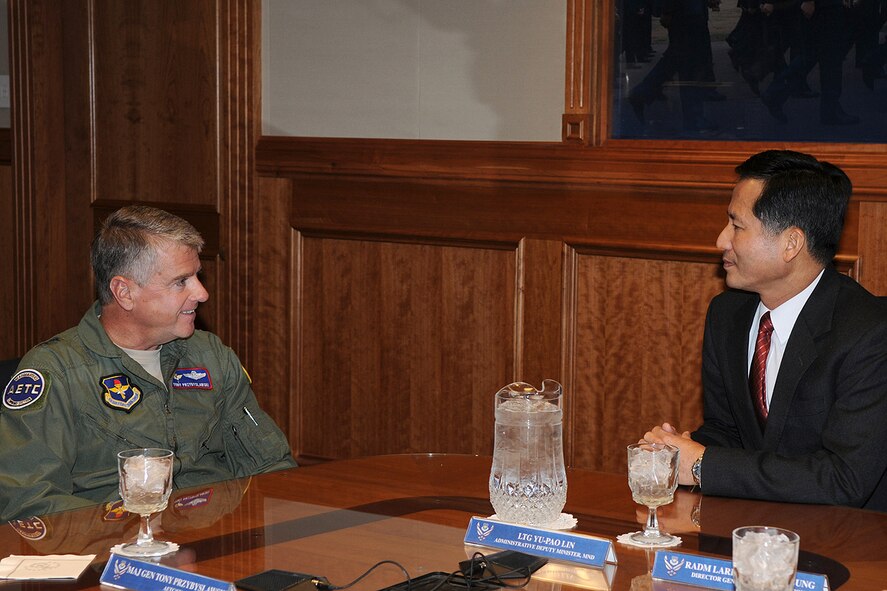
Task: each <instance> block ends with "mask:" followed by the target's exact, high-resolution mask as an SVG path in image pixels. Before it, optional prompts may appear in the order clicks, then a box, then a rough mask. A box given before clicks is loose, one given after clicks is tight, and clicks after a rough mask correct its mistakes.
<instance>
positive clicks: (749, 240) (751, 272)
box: [717, 179, 785, 299]
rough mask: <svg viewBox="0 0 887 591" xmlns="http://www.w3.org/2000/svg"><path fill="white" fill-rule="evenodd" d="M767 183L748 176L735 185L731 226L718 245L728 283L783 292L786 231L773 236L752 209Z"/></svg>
mask: <svg viewBox="0 0 887 591" xmlns="http://www.w3.org/2000/svg"><path fill="white" fill-rule="evenodd" d="M763 186H764V184H763V182H762V181H759V180H757V179H745V180H741V181H739V182H738V183H736V186H735V187H733V198H732V199H731V200H730V205H729V207H728V208H727V217H728V218H729V219H728V220H727V225H726V226H725V227H724V229H723V230H721V234H720V236H718V240H717V246H718V248H719V249H721V250H722V251H723V253H724V256H723V261H724V270H725V271H726V272H727V285H728V286H730V287H733V288H736V289H743V290H746V291H753V292H756V293H758V294H761V296H762V298H764V299H766V297H765V296H766V294H768V293H772V292H779V291H780V283H781V282H782V281H783V280H784V279H785V261H784V260H783V256H782V253H783V247H784V241H783V237H782V234H777V235H775V236H774V235H771V234H770V233H768V232H767V231H766V230H765V229H764V226H763V224H762V223H761V220H759V219H758V218H756V217H755V214H754V212H753V211H752V209H753V207H754V205H755V202H756V201H757V200H758V197H759V196H760V195H761V190H762V189H763Z"/></svg>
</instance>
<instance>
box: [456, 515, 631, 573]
mask: <svg viewBox="0 0 887 591" xmlns="http://www.w3.org/2000/svg"><path fill="white" fill-rule="evenodd" d="M465 543H466V544H476V545H480V546H489V547H491V548H500V549H502V550H516V551H518V552H523V553H524V554H532V555H533V556H544V557H545V558H551V559H552V560H565V561H568V562H577V563H579V564H584V565H586V566H595V567H599V568H600V567H603V566H604V564H605V563H607V562H610V563H613V564H615V563H616V553H615V552H613V543H612V542H611V541H610V540H604V539H601V538H593V537H591V536H586V535H582V534H571V533H564V532H560V531H552V530H550V529H540V528H536V527H529V526H525V525H515V524H513V523H505V522H504V521H495V520H493V519H481V518H480V517H472V518H471V521H470V522H469V523H468V531H466V532H465Z"/></svg>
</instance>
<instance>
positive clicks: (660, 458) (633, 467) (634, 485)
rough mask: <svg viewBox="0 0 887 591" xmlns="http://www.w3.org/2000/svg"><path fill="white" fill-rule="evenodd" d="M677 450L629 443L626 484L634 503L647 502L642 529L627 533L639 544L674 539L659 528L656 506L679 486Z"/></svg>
mask: <svg viewBox="0 0 887 591" xmlns="http://www.w3.org/2000/svg"><path fill="white" fill-rule="evenodd" d="M679 465H680V450H679V449H678V448H676V447H674V446H671V445H664V444H661V443H633V444H631V445H629V446H628V486H629V488H631V497H632V498H633V499H634V502H635V503H640V504H641V505H646V506H647V508H648V509H649V511H648V513H647V523H646V525H645V526H644V531H642V532H637V533H634V534H632V535H631V536H630V538H631V541H632V542H634V543H635V544H639V545H642V546H663V545H670V544H672V543H674V542H676V541H677V538H675V537H674V536H672V535H670V534H667V533H665V532H662V531H660V529H659V518H658V516H657V514H656V508H657V507H660V506H662V505H668V504H669V503H671V502H672V501H673V500H674V491H675V489H676V488H677V487H678V466H679Z"/></svg>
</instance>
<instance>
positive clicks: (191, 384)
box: [172, 367, 213, 390]
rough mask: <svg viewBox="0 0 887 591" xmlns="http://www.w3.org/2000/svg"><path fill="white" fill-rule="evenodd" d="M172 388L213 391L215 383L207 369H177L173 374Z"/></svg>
mask: <svg viewBox="0 0 887 591" xmlns="http://www.w3.org/2000/svg"><path fill="white" fill-rule="evenodd" d="M172 387H173V388H179V389H182V388H196V389H198V390H212V389H213V381H212V378H210V377H209V371H207V369H206V368H205V367H185V368H179V369H177V370H176V371H175V372H174V373H173V374H172Z"/></svg>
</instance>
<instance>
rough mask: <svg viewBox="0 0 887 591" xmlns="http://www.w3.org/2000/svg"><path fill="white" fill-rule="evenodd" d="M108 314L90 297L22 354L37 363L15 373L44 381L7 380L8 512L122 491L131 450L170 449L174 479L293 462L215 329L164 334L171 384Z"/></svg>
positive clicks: (86, 501)
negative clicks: (132, 349)
mask: <svg viewBox="0 0 887 591" xmlns="http://www.w3.org/2000/svg"><path fill="white" fill-rule="evenodd" d="M100 313H101V307H100V306H99V304H98V303H95V304H93V307H92V309H90V310H89V311H88V312H87V313H86V315H84V317H83V319H82V320H81V321H80V324H79V325H78V326H76V327H74V328H71V329H69V330H67V331H65V332H63V333H61V334H59V335H57V336H55V337H53V338H52V339H50V340H48V341H46V342H44V343H42V344H40V345H38V346H36V347H35V348H34V349H32V350H31V351H29V352H28V354H27V355H26V356H25V357H24V358H23V359H22V361H21V363H20V364H19V370H20V372H19V374H17V376H18V375H20V373H21V372H22V371H24V370H25V369H28V370H32V371H31V372H30V374H28V376H26V377H23V378H22V379H21V380H19V383H20V384H24V383H25V382H28V379H30V382H29V383H27V384H25V389H27V387H28V386H31V385H33V384H34V379H37V381H42V384H40V386H39V388H38V386H37V385H33V388H34V389H33V390H32V392H36V394H34V395H33V396H30V397H27V396H24V395H22V394H21V391H22V388H21V387H20V388H19V389H18V393H16V389H15V386H16V379H15V378H14V379H13V381H11V382H10V384H9V385H8V386H7V388H6V390H5V391H4V394H3V404H2V406H0V519H3V520H9V519H17V518H23V517H30V516H32V515H42V514H47V513H52V512H56V511H63V510H67V509H73V508H77V507H83V506H88V505H94V504H96V503H100V502H105V501H110V500H113V499H116V498H119V496H118V492H117V483H118V476H117V452H119V451H122V450H125V449H133V448H142V447H161V448H166V449H171V450H173V451H174V452H175V466H174V468H173V484H174V487H175V488H176V489H178V488H186V487H191V486H197V485H202V484H206V483H210V482H218V481H221V480H227V479H231V478H239V477H242V476H249V475H252V474H257V473H260V472H269V471H272V470H278V469H282V468H289V467H293V466H295V465H296V463H295V461H294V460H293V457H292V455H291V453H290V447H289V444H288V443H287V440H286V437H285V436H284V435H283V433H282V432H281V431H280V429H278V427H277V425H275V424H274V421H273V420H272V419H271V418H270V417H269V416H268V415H267V414H266V413H265V412H264V411H262V409H261V408H259V405H258V402H257V401H256V397H255V395H254V394H253V391H252V388H251V387H250V380H249V377H248V376H247V375H246V372H245V371H244V369H243V367H242V366H241V365H240V361H239V360H238V358H237V356H236V355H235V354H234V352H233V351H232V350H231V349H230V348H228V347H226V346H225V345H223V344H222V342H221V341H220V340H219V338H218V337H216V336H215V335H213V334H212V333H208V332H204V331H200V330H197V331H195V332H194V334H193V336H191V337H190V338H187V339H179V340H175V341H172V342H169V343H166V344H165V345H163V347H162V349H161V353H160V365H161V370H162V372H163V376H164V381H165V383H166V385H167V386H166V387H165V386H164V385H163V384H161V383H160V382H158V381H157V379H156V378H154V377H152V376H151V375H149V374H148V373H147V372H146V371H145V370H144V369H143V368H142V366H141V365H139V364H138V363H137V362H136V361H134V360H133V359H132V358H131V357H129V356H128V355H127V354H126V353H124V352H123V351H122V350H121V349H120V348H119V347H117V346H116V345H114V344H113V343H112V342H111V340H110V339H109V338H108V336H107V334H106V333H105V330H104V328H103V327H102V325H101V323H100V322H99V318H98V315H99V314H100ZM38 372H39V373H38ZM35 376H38V378H35ZM188 376H197V377H196V379H194V378H192V377H188ZM41 379H42V380H41ZM167 387H168V388H169V391H168V392H167Z"/></svg>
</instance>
